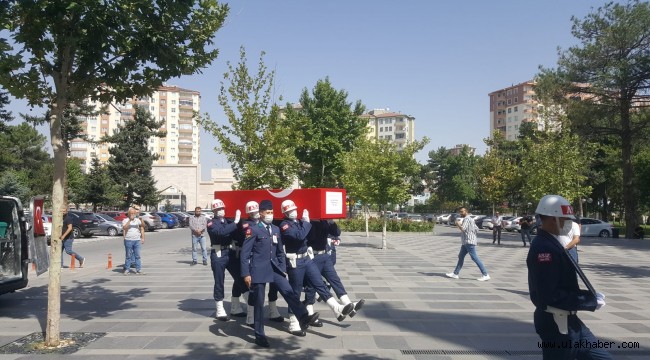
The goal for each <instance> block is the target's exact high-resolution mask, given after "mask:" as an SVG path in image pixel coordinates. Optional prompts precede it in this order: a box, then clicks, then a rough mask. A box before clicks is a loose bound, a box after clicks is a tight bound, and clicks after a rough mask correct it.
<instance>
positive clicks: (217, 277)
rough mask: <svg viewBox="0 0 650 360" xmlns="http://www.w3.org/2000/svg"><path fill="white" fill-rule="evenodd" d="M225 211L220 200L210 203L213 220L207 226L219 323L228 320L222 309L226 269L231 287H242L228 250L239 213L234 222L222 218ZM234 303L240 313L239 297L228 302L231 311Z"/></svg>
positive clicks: (234, 232)
mask: <svg viewBox="0 0 650 360" xmlns="http://www.w3.org/2000/svg"><path fill="white" fill-rule="evenodd" d="M225 209H226V205H225V204H224V203H223V201H221V200H220V199H214V200H213V201H212V211H213V212H214V218H213V219H212V220H211V221H210V222H209V223H208V226H207V228H208V235H210V245H211V247H212V250H211V251H210V264H211V267H212V275H213V277H214V290H213V296H214V300H215V301H216V302H217V313H216V317H217V319H218V320H221V321H226V320H228V315H227V314H226V311H225V309H224V307H223V297H224V279H225V276H226V269H228V272H229V273H230V276H232V278H233V280H234V282H235V283H234V284H233V287H235V286H236V287H237V288H241V286H243V282H242V280H241V276H240V272H239V269H238V266H234V265H235V264H234V263H233V262H232V261H231V260H230V255H231V254H230V248H231V245H232V243H233V239H234V237H235V236H236V234H237V224H238V223H239V219H240V216H241V212H240V211H239V210H237V212H236V215H235V220H234V221H231V220H227V219H225V218H224V216H225ZM236 265H239V264H236ZM240 293H241V291H240ZM235 303H236V305H237V308H239V310H240V311H238V313H239V312H241V308H240V307H239V297H236V298H235V297H234V296H233V297H231V300H230V304H231V310H232V309H233V308H234V307H235V306H234V304H235Z"/></svg>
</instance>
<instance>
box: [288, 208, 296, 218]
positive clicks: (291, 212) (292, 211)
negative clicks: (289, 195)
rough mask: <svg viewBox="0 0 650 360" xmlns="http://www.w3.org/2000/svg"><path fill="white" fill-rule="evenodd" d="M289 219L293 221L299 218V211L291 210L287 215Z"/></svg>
mask: <svg viewBox="0 0 650 360" xmlns="http://www.w3.org/2000/svg"><path fill="white" fill-rule="evenodd" d="M287 217H288V218H289V219H291V220H296V219H297V218H298V210H291V211H289V213H288V214H287Z"/></svg>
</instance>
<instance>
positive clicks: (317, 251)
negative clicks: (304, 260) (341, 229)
mask: <svg viewBox="0 0 650 360" xmlns="http://www.w3.org/2000/svg"><path fill="white" fill-rule="evenodd" d="M325 253H327V250H316V251H314V255H323V254H325Z"/></svg>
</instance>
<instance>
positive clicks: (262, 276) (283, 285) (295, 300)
mask: <svg viewBox="0 0 650 360" xmlns="http://www.w3.org/2000/svg"><path fill="white" fill-rule="evenodd" d="M244 234H245V240H244V244H243V246H242V249H241V259H240V265H241V276H242V277H247V276H250V277H251V288H250V295H249V297H250V298H249V301H250V302H252V303H253V304H254V307H255V337H256V340H257V339H258V338H265V334H264V318H263V316H264V292H265V287H266V283H273V284H275V285H276V287H277V289H278V291H279V292H280V294H281V295H282V297H283V298H284V300H285V301H286V302H287V304H288V305H289V308H290V309H291V311H292V312H293V313H294V314H295V315H296V317H298V319H300V325H301V327H302V328H303V329H305V328H306V327H307V326H308V325H309V321H310V319H309V315H308V314H307V309H306V308H305V306H304V305H303V304H302V303H301V302H300V299H299V297H298V296H297V295H296V293H294V291H293V289H292V287H291V285H290V284H289V282H288V281H287V278H286V277H285V276H286V275H285V274H286V271H287V268H286V255H285V253H284V250H283V245H282V239H281V237H280V231H279V229H278V227H277V226H275V225H265V224H264V223H262V222H258V223H257V224H255V225H250V226H248V227H247V228H245V230H244ZM316 318H317V316H316Z"/></svg>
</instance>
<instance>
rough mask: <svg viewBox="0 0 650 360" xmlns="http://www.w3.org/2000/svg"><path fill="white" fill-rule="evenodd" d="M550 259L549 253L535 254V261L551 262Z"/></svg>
mask: <svg viewBox="0 0 650 360" xmlns="http://www.w3.org/2000/svg"><path fill="white" fill-rule="evenodd" d="M551 261H552V257H551V253H541V254H537V262H538V263H545V262H551Z"/></svg>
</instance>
